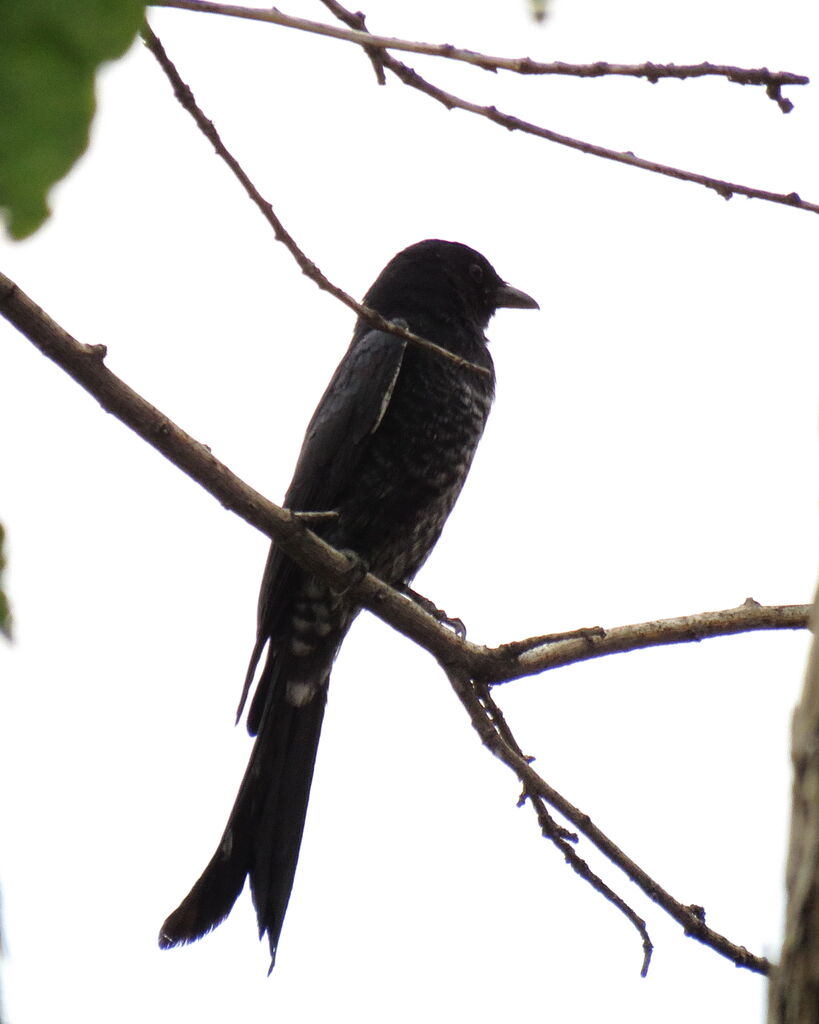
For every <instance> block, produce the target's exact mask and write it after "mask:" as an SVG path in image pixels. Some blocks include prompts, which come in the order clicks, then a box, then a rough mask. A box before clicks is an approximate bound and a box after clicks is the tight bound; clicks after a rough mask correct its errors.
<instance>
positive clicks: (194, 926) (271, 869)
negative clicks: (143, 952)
mask: <svg viewBox="0 0 819 1024" xmlns="http://www.w3.org/2000/svg"><path fill="white" fill-rule="evenodd" d="M286 694H287V688H286V686H281V685H279V686H276V685H273V686H272V687H271V688H270V693H269V698H270V699H269V700H268V704H267V707H266V708H265V710H264V713H263V715H262V717H261V722H260V723H259V729H258V735H257V737H256V741H255V743H254V745H253V751H252V753H251V755H250V762H249V763H248V766H247V771H246V772H245V776H244V778H243V780H242V784H241V786H240V788H239V793H238V795H237V797H236V802H235V803H234V805H233V810H232V811H231V813H230V818H229V819H228V823H227V826H226V827H225V831H224V834H223V835H222V839H221V841H220V843H219V846H218V848H217V850H216V853H214V855H213V857H212V858H211V861H210V863H209V864H208V866H207V867H206V868H205V870H204V871H203V872H202V875H201V877H200V878H199V880H198V881H197V882H196V884H195V885H194V886H193V888H192V889H191V891H190V892H189V893H188V895H187V896H186V897H185V899H184V900H183V901H182V902H181V903H180V905H179V906H178V907H177V909H176V910H175V911H174V912H173V913H172V914H171V915H170V917H168V919H167V920H166V921H165V923H164V924H163V925H162V928H161V930H160V933H159V945H160V946H161V947H162V948H163V949H167V948H169V947H170V946H178V945H180V944H183V943H187V942H193V941H194V940H195V939H198V938H201V937H202V936H203V935H205V934H207V933H208V932H209V931H211V930H212V929H213V928H215V927H216V926H217V925H218V924H220V923H221V922H222V921H223V920H224V919H225V918H226V917H227V915H228V914H229V913H230V911H231V908H232V907H233V904H234V903H235V902H236V899H237V897H238V896H239V893H240V892H241V891H242V888H243V887H244V884H245V879H246V878H248V877H249V878H250V889H251V893H252V895H253V903H254V906H255V907H256V917H257V919H258V922H259V937H260V938H262V937H264V935H265V934H267V937H268V941H269V943H270V955H271V959H272V963H271V970H272V968H273V964H274V963H275V960H276V947H277V945H278V942H279V935H280V934H281V930H282V924H283V923H284V915H285V911H286V910H287V903H288V900H289V899H290V890H291V888H292V885H293V878H294V876H295V873H296V863H297V861H298V856H299V847H300V845H301V837H302V833H303V831H304V820H305V816H306V814H307V802H308V799H309V796H310V784H311V782H312V780H313V767H314V765H315V759H316V750H317V747H318V741H319V734H320V732H321V723H322V720H323V718H324V708H325V704H326V699H327V687H326V685H323V686H319V687H317V688H316V690H315V692H314V693H313V696H312V699H311V700H309V701H308V702H306V703H303V704H300V705H295V704H293V703H289V702H288V701H287V699H286Z"/></svg>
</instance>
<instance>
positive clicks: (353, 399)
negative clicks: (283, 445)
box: [285, 330, 406, 512]
mask: <svg viewBox="0 0 819 1024" xmlns="http://www.w3.org/2000/svg"><path fill="white" fill-rule="evenodd" d="M405 347H406V342H405V341H404V340H403V339H401V338H398V337H396V336H395V335H394V334H388V333H386V332H385V331H375V330H373V331H367V333H366V334H364V335H363V336H361V337H360V338H357V339H356V340H355V341H354V342H353V344H352V345H351V346H350V348H349V350H348V351H347V354H346V355H345V356H344V358H343V359H342V360H341V362H340V363H339V365H338V368H337V369H336V372H335V373H334V374H333V378H332V380H331V381H330V383H329V384H328V385H327V390H326V391H325V392H324V394H323V396H322V398H321V401H320V402H319V404H318V406H317V407H316V411H315V412H314V413H313V418H312V420H311V421H310V424H309V426H308V427H307V433H306V434H305V437H304V443H303V444H302V447H301V452H300V453H299V460H298V462H297V463H296V469H295V472H294V473H293V481H292V483H291V484H290V488H289V489H288V491H287V496H286V497H285V505H286V506H287V508H290V509H296V510H299V511H307V512H324V511H329V510H331V509H333V508H334V507H335V504H336V502H337V501H338V499H339V496H340V494H341V491H342V490H343V488H344V487H345V486H348V485H349V483H350V480H351V478H352V477H353V476H354V475H355V471H356V466H357V465H358V462H359V460H360V458H361V453H362V451H363V449H364V445H365V443H366V440H367V438H368V437H369V436H370V435H371V434H372V433H374V432H375V431H376V430H377V429H378V425H379V423H380V422H381V420H382V418H383V416H384V413H385V412H386V410H387V406H388V405H389V401H390V398H391V396H392V392H393V388H394V387H395V382H396V380H397V379H398V373H399V371H400V369H401V361H402V359H403V356H404V349H405Z"/></svg>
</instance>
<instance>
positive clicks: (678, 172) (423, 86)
mask: <svg viewBox="0 0 819 1024" xmlns="http://www.w3.org/2000/svg"><path fill="white" fill-rule="evenodd" d="M322 3H323V4H324V5H325V6H326V7H328V8H329V9H330V10H331V11H332V12H333V13H334V14H335V15H336V17H338V18H340V19H341V20H342V21H344V22H345V23H347V24H357V25H358V26H359V28H360V30H361V31H364V32H366V28H365V27H364V21H363V15H356V14H353V13H352V12H351V11H348V10H347V9H346V8H344V7H342V5H341V4H340V3H339V2H338V0H322ZM357 19H360V20H357ZM381 63H382V65H383V67H385V68H387V69H388V70H390V71H392V73H393V74H394V75H395V76H396V77H397V78H398V79H399V80H400V81H402V82H403V83H404V85H408V86H410V88H412V89H417V90H418V91H419V92H423V93H426V95H427V96H431V97H432V99H434V100H436V101H437V102H438V103H441V104H443V106H445V107H446V108H447V110H465V111H467V112H468V113H470V114H477V115H478V116H479V117H485V118H487V119H488V120H489V121H493V122H494V123H495V124H498V125H500V126H501V127H502V128H506V129H508V130H509V131H521V132H524V133H526V134H527V135H534V136H536V137H537V138H540V139H546V140H547V141H548V142H555V143H557V144H558V145H560V146H566V147H568V148H569V149H576V150H579V151H580V152H581V153H588V154H590V155H591V156H598V157H601V158H602V159H603V160H613V161H614V162H615V163H620V164H626V165H627V166H628V167H639V168H640V169H641V170H644V171H652V172H653V173H655V174H662V175H664V176H665V177H668V178H675V179H676V180H678V181H690V182H692V183H693V184H695V185H703V186H704V187H705V188H710V189H713V190H714V191H715V192H716V193H717V195H720V196H722V198H723V199H731V198H732V197H733V196H734V195H742V196H747V197H748V198H749V199H764V200H767V201H768V202H770V203H778V204H780V205H783V206H793V207H796V208H797V209H799V210H807V211H809V212H810V213H819V204H817V203H810V202H807V201H806V200H804V199H802V198H801V197H800V196H799V195H798V194H797V193H796V192H788V193H785V192H769V191H767V190H765V189H760V188H753V187H751V186H749V185H740V184H738V183H737V182H729V181H723V180H722V179H721V178H713V177H710V176H709V175H706V174H698V173H696V172H695V171H686V170H683V169H682V168H680V167H671V166H670V165H669V164H661V163H658V162H657V161H656V160H645V159H643V158H642V157H638V156H635V155H634V154H633V153H631V152H625V153H622V152H618V151H617V150H614V149H606V147H605V146H598V145H595V144H594V143H592V142H584V141H583V140H582V139H573V138H571V137H570V136H568V135H561V134H559V133H558V132H554V131H552V130H551V129H550V128H542V127H541V126H540V125H536V124H532V123H531V122H529V121H522V120H521V119H520V118H519V117H514V116H513V115H512V114H505V113H503V111H500V110H498V109H497V107H494V106H489V107H485V106H481V105H480V104H478V103H472V102H471V101H469V100H464V99H461V97H460V96H456V95H455V94H454V93H451V92H446V90H444V89H440V88H439V87H438V86H436V85H433V84H432V83H431V82H428V81H427V80H426V79H425V78H422V77H421V75H419V74H418V72H417V71H416V70H415V69H414V68H411V67H408V66H407V65H406V64H402V63H401V61H400V60H397V59H396V58H395V57H393V56H392V55H391V54H389V53H387V52H386V51H385V52H384V54H383V57H382V61H381ZM769 95H772V93H769ZM774 98H775V97H774Z"/></svg>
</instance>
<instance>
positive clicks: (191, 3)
mask: <svg viewBox="0 0 819 1024" xmlns="http://www.w3.org/2000/svg"><path fill="white" fill-rule="evenodd" d="M323 2H325V4H326V6H327V7H329V8H330V9H331V10H332V11H333V13H334V14H336V15H337V16H338V17H340V18H342V20H344V21H345V22H346V23H347V24H348V25H349V26H350V28H349V29H343V28H339V27H338V26H337V25H327V24H325V23H324V22H320V21H311V20H309V19H308V18H297V17H294V16H293V15H290V14H284V13H283V12H282V11H279V10H277V9H276V8H273V9H272V10H271V9H268V10H259V9H258V8H254V7H238V6H235V5H233V4H220V3H211V2H210V0H152V6H154V7H176V8H178V9H180V10H184V11H198V12H200V13H202V14H221V15H227V16H229V17H232V18H243V19H246V20H250V21H263V22H267V23H268V24H273V25H281V26H283V27H285V28H293V29H298V30H299V31H301V32H311V33H313V34H315V35H320V36H329V37H331V38H333V39H341V40H344V41H346V42H349V43H357V44H358V45H359V46H363V47H364V48H365V49H366V50H367V52H368V55H370V56H371V54H372V51H373V50H400V51H402V52H405V53H419V54H423V55H425V56H429V57H443V58H445V59H447V60H455V61H461V62H463V63H465V64H472V65H473V66H474V67H478V68H483V69H484V70H485V71H511V72H514V73H515V74H519V75H564V76H567V75H568V76H572V77H574V78H601V77H603V76H609V75H618V76H626V77H629V78H645V79H646V80H647V81H649V82H651V83H656V82H658V81H660V79H663V78H677V79H686V78H703V77H705V76H716V77H719V78H725V79H727V80H728V81H729V82H735V83H737V84H739V85H762V86H765V87H766V91H767V94H768V96H769V97H770V98H771V99H773V100H775V101H776V102H777V103H778V104H779V106H780V108H781V109H782V111H783V113H788V112H789V111H790V110H791V109H792V107H793V104H792V103H791V102H790V101H789V100H786V99H783V98H782V97H781V95H780V93H779V90H781V88H782V86H784V85H807V84H808V82H809V81H810V79H809V78H807V77H806V76H805V75H797V74H793V73H792V72H790V71H769V70H768V68H737V67H731V66H729V65H727V64H711V63H709V62H708V61H704V62H702V63H701V64H654V63H652V62H651V61H646V62H645V63H643V64H610V63H609V62H607V61H595V62H594V63H592V64H569V63H566V62H565V61H537V60H532V58H531V57H493V56H490V55H489V54H486V53H476V52H475V51H474V50H466V49H463V48H461V47H458V46H453V45H452V44H451V43H422V42H417V41H413V40H410V39H396V38H395V37H393V36H380V35H375V34H374V33H370V32H368V31H367V30H366V29H365V28H364V27H363V23H359V22H354V21H353V20H348V19H347V16H349V15H350V14H351V12H350V11H346V10H344V9H343V8H341V10H334V9H333V6H331V3H329V2H327V0H323ZM337 6H340V5H337ZM341 11H343V12H344V13H343V15H342V13H341ZM355 17H356V15H355V14H353V15H352V18H353V19H354V18H355ZM362 18H363V15H362Z"/></svg>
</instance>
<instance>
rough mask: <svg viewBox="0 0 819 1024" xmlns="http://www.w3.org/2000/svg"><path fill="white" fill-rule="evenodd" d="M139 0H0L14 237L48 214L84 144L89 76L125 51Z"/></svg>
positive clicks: (3, 146)
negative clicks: (54, 192)
mask: <svg viewBox="0 0 819 1024" xmlns="http://www.w3.org/2000/svg"><path fill="white" fill-rule="evenodd" d="M144 10H145V4H144V2H143V0H68V2H66V0H0V26H2V29H0V209H2V211H3V214H4V216H5V220H6V227H7V230H8V232H9V234H10V235H11V236H12V237H13V238H25V237H26V236H27V235H30V234H32V232H34V231H36V230H37V228H38V227H40V225H41V224H42V223H43V222H44V221H45V220H46V218H47V217H48V215H49V209H48V204H47V201H46V199H47V195H48V191H49V189H50V188H51V186H52V185H53V184H54V183H55V182H57V181H59V180H60V178H62V177H63V176H64V175H65V174H67V173H68V171H69V170H70V169H71V167H72V165H73V164H74V163H75V162H76V160H77V159H78V158H79V157H80V156H81V155H82V153H83V152H84V151H85V149H86V147H87V146H88V138H89V132H90V127H91V119H92V117H93V115H94V107H95V103H94V76H95V75H96V72H97V70H98V68H99V66H100V64H102V63H103V62H104V61H107V60H113V59H114V58H116V57H120V56H122V54H123V53H125V51H126V50H127V49H128V47H129V46H130V45H131V42H132V41H133V39H134V37H135V36H136V33H137V31H138V29H139V26H140V25H141V23H142V19H143V16H144Z"/></svg>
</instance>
